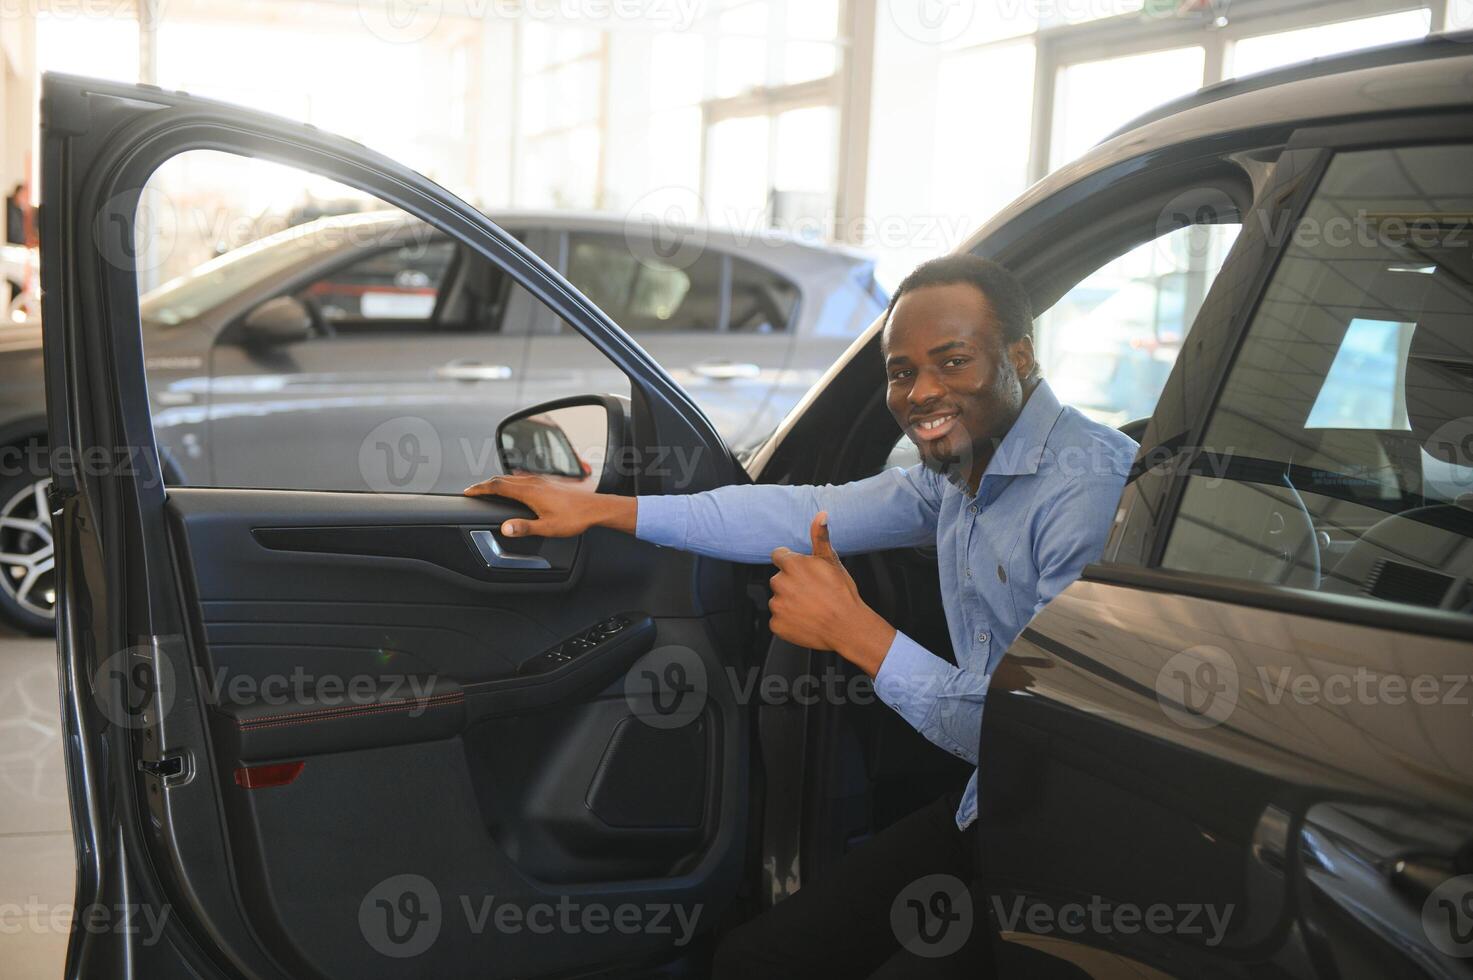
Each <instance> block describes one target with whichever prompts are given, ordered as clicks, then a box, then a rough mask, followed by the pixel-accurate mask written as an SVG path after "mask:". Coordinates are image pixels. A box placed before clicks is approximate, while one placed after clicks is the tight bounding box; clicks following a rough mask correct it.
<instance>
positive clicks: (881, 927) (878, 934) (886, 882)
mask: <svg viewBox="0 0 1473 980" xmlns="http://www.w3.org/2000/svg"><path fill="white" fill-rule="evenodd" d="M1032 329H1033V316H1032V311H1031V309H1030V306H1029V302H1028V297H1027V295H1026V294H1025V292H1024V291H1023V289H1022V287H1021V285H1020V284H1019V283H1018V282H1017V280H1015V279H1014V278H1013V277H1012V276H1011V275H1010V274H1009V273H1008V272H1007V271H1006V270H1004V269H1003V268H1002V267H1001V266H999V265H997V264H995V263H992V262H988V261H986V260H984V259H980V258H977V257H975V256H971V255H956V256H948V257H945V258H941V259H936V260H933V261H931V262H927V263H925V264H924V265H922V266H920V267H919V268H917V269H916V270H915V271H914V272H912V273H911V274H910V276H908V277H907V278H906V279H905V281H904V282H902V283H901V284H900V288H899V289H898V290H896V292H895V295H894V297H893V298H892V299H891V302H890V309H889V310H888V311H887V313H886V324H885V330H884V334H883V337H882V344H883V352H884V357H885V372H886V386H887V394H886V399H887V403H888V405H889V408H890V412H891V414H892V415H894V417H895V420H896V422H898V423H899V424H900V426H901V428H902V429H903V430H904V431H905V433H906V434H907V435H908V436H909V437H910V438H911V440H912V441H914V442H915V444H916V445H917V446H918V447H919V450H920V455H921V460H922V462H921V464H920V465H918V466H914V467H912V468H910V469H908V470H901V469H893V470H889V471H887V472H884V473H881V474H880V475H878V476H874V477H870V478H869V479H866V480H860V481H858V482H855V483H850V484H845V485H843V486H825V487H790V486H741V487H725V488H721V489H719V490H715V491H711V492H708V493H701V494H691V495H684V496H665V497H643V498H638V499H635V498H627V497H612V496H600V497H596V498H594V499H593V501H591V502H590V500H589V498H588V496H587V494H579V493H578V492H577V491H575V490H570V489H567V488H565V487H561V486H558V485H556V484H553V483H550V482H547V481H543V480H541V479H538V478H535V477H498V478H496V479H493V480H489V481H486V482H485V483H481V484H477V485H476V486H474V487H471V488H469V489H468V490H467V491H466V492H467V493H470V494H487V495H496V496H501V497H509V498H511V499H514V500H519V501H521V502H522V503H524V504H526V505H527V506H529V507H530V508H531V509H532V510H533V511H534V513H535V514H536V515H537V516H536V518H535V519H532V520H510V521H507V522H505V524H504V525H503V533H505V534H508V535H513V536H516V535H548V536H553V537H562V536H567V535H574V534H580V533H582V532H583V531H585V530H587V529H588V528H589V527H591V526H594V525H600V526H604V527H612V528H616V529H619V530H622V531H626V532H629V533H632V534H637V535H638V536H639V537H640V538H642V539H644V540H647V541H653V542H655V543H657V544H662V545H666V546H670V547H676V548H683V549H686V550H690V551H694V552H698V553H700V554H705V555H711V556H715V557H719V558H725V559H729V560H732V561H742V562H753V563H756V562H767V561H771V562H772V563H773V564H774V565H776V566H777V567H778V573H777V574H776V575H774V576H773V578H772V602H771V607H770V608H771V613H772V618H771V627H772V631H773V633H775V634H776V635H778V636H780V637H782V638H783V639H785V640H788V641H790V642H792V643H794V644H797V645H798V646H802V647H809V648H811V649H816V650H832V651H834V652H836V653H838V654H839V655H840V656H842V657H844V658H845V659H846V660H849V661H850V662H852V663H854V664H855V665H856V666H858V667H859V668H860V669H861V670H863V671H865V673H867V674H869V675H870V676H871V677H873V678H874V683H875V691H876V693H877V694H878V695H879V697H880V698H881V699H882V700H883V701H884V702H885V703H886V704H888V705H889V706H890V707H891V708H893V709H894V710H895V711H897V712H899V713H900V715H901V716H902V717H904V718H905V719H906V721H908V722H910V724H911V725H913V726H914V727H915V728H916V729H917V730H918V731H920V732H921V733H922V734H923V735H925V736H926V737H927V738H928V739H930V740H931V741H932V742H934V743H935V744H936V745H938V746H940V747H941V748H943V749H945V750H946V751H948V752H951V753H952V754H954V755H956V756H959V757H962V758H965V759H967V760H969V761H971V762H972V763H973V764H975V763H976V761H977V745H978V739H979V734H980V730H981V722H982V704H983V701H984V700H985V698H986V696H987V690H988V686H989V684H990V683H991V681H992V678H993V671H994V669H995V668H996V667H997V666H998V662H999V661H1000V660H1001V659H1002V656H1003V653H1004V651H1005V650H1006V649H1007V647H1008V645H1009V644H1010V643H1012V641H1013V639H1014V638H1015V637H1016V636H1017V635H1018V633H1019V632H1021V630H1022V629H1023V626H1024V624H1025V623H1027V621H1028V620H1029V619H1030V618H1031V617H1032V616H1033V614H1034V613H1035V612H1036V611H1037V610H1038V609H1039V608H1040V607H1042V606H1043V605H1044V604H1045V603H1046V602H1048V601H1049V600H1050V599H1052V598H1053V597H1054V596H1055V595H1057V594H1058V593H1059V592H1060V591H1062V590H1063V589H1064V588H1065V587H1066V586H1067V585H1068V584H1069V583H1070V582H1072V581H1074V580H1075V579H1076V578H1077V577H1078V576H1079V573H1080V570H1081V569H1083V568H1084V566H1085V565H1086V564H1088V563H1089V562H1091V561H1094V560H1095V559H1097V558H1098V557H1099V555H1100V552H1101V549H1102V548H1103V546H1104V541H1105V537H1106V534H1107V533H1108V530H1109V525H1110V522H1111V518H1112V516H1113V514H1114V511H1115V508H1116V506H1117V504H1118V502H1119V499H1120V491H1121V488H1122V486H1123V485H1124V482H1125V475H1126V472H1127V470H1128V469H1129V467H1130V464H1131V461H1132V459H1133V457H1134V454H1135V450H1136V444H1135V443H1134V442H1133V441H1132V440H1131V439H1129V438H1128V437H1126V436H1124V435H1122V434H1121V433H1119V432H1117V431H1116V430H1114V429H1111V428H1109V427H1107V426H1103V425H1100V424H1098V423H1095V422H1092V421H1090V420H1089V419H1087V418H1086V417H1085V416H1083V415H1082V414H1080V413H1079V412H1077V411H1075V410H1074V409H1072V408H1065V407H1063V406H1061V405H1060V404H1059V402H1058V400H1057V399H1056V398H1055V397H1054V394H1053V392H1052V391H1051V390H1050V389H1049V386H1048V384H1047V383H1046V382H1045V381H1043V380H1042V379H1041V378H1040V376H1039V367H1038V362H1037V360H1036V359H1035V356H1034V350H1033V338H1032ZM933 543H934V544H935V546H936V548H937V551H938V555H939V563H940V574H941V587H942V597H943V601H944V605H945V608H946V619H947V624H948V626H949V628H950V634H951V640H952V647H953V652H954V653H955V663H954V664H953V663H952V662H950V661H948V660H946V659H943V658H942V657H939V656H936V655H935V654H933V653H931V652H929V651H927V650H925V649H923V648H922V647H921V646H920V645H919V644H917V643H916V642H915V641H913V640H911V639H910V638H909V637H907V636H906V635H905V634H904V633H902V632H900V631H899V630H897V629H896V628H895V627H894V626H892V625H891V624H889V623H887V622H885V620H884V619H883V618H881V617H880V615H879V614H878V613H876V612H875V611H874V610H873V609H870V608H869V607H868V606H867V605H865V603H864V601H863V600H862V599H861V598H860V596H859V591H858V589H856V588H855V585H854V582H853V580H852V579H851V578H850V577H849V574H848V572H847V571H845V569H844V567H843V565H841V564H840V563H839V560H838V557H837V555H842V554H852V553H855V552H863V551H875V550H879V549H884V548H898V547H905V546H913V545H921V544H933ZM805 546H809V547H810V548H811V554H799V553H798V552H797V551H796V550H795V549H799V548H804V547H805ZM836 552H837V554H836ZM1000 682H1001V679H1000ZM976 818H977V776H976V773H975V772H974V773H973V774H972V778H971V780H970V782H968V784H967V786H966V788H965V790H963V791H961V792H960V793H953V794H951V795H950V796H948V797H946V798H943V799H942V800H938V801H937V802H936V803H934V804H932V805H931V806H928V807H926V808H924V809H922V810H920V811H918V812H917V813H914V814H912V815H911V816H909V817H907V818H905V819H904V820H902V821H900V822H899V823H897V824H895V825H893V826H891V827H889V828H886V829H885V830H884V831H882V832H881V833H879V834H878V835H876V836H875V837H874V838H873V839H871V840H870V841H868V842H866V843H865V844H864V845H862V846H860V847H858V848H856V849H855V850H854V851H853V852H852V853H851V854H849V855H848V856H847V857H846V858H845V859H844V861H842V862H841V863H840V864H839V865H838V866H837V867H836V868H835V869H834V870H833V872H831V873H830V874H829V875H827V876H826V877H824V878H822V879H819V880H817V881H814V882H812V883H809V884H807V885H805V886H804V887H803V888H802V889H800V890H799V891H798V892H797V893H796V894H795V895H794V896H792V897H791V898H789V899H787V900H785V901H783V902H780V903H778V904H777V905H776V906H774V907H773V909H771V910H770V911H769V912H768V913H767V914H765V915H763V916H761V917H759V918H758V919H756V920H754V921H753V922H749V923H747V924H746V925H744V926H742V927H741V928H739V929H737V930H735V931H734V932H733V933H732V934H731V935H729V936H728V937H727V939H726V941H725V942H724V943H723V944H722V947H721V949H720V950H719V951H718V953H717V956H716V966H715V976H716V977H717V978H722V980H724V978H730V977H764V978H771V977H782V976H793V977H804V978H809V977H820V976H836V977H862V976H866V975H870V976H895V977H902V976H903V977H916V976H953V975H955V976H976V975H978V974H977V970H978V968H979V965H980V964H979V961H980V959H981V957H982V955H983V950H984V948H985V937H981V936H980V934H981V933H982V932H983V931H984V930H983V929H982V928H981V927H980V926H979V927H978V928H976V929H974V930H973V932H974V933H976V934H977V935H973V936H970V937H968V938H969V941H968V942H966V943H964V944H963V945H962V946H961V948H960V949H958V950H956V951H955V952H952V953H950V954H949V955H947V956H944V957H933V956H929V955H926V954H927V953H928V952H930V951H927V950H919V951H918V950H917V949H916V948H914V944H912V943H907V942H904V941H903V939H904V938H905V937H903V936H900V935H898V934H897V930H896V929H894V928H892V917H891V913H892V906H894V905H896V903H897V901H898V900H902V897H903V895H904V893H905V891H906V889H907V888H908V887H911V886H912V885H914V884H915V883H916V882H917V881H919V880H921V879H926V878H928V876H933V875H948V876H951V877H952V878H954V879H956V880H957V881H958V882H959V883H961V882H971V881H973V880H974V879H975V877H976V872H975V862H976V843H975V836H976V834H975V831H974V830H973V829H972V828H973V823H974V821H975V820H976ZM963 887H965V886H963ZM982 911H983V910H982V908H980V907H979V908H977V909H976V914H977V915H979V916H980V915H981V914H982ZM969 925H970V923H969Z"/></svg>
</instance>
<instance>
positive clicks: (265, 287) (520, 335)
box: [137, 150, 630, 494]
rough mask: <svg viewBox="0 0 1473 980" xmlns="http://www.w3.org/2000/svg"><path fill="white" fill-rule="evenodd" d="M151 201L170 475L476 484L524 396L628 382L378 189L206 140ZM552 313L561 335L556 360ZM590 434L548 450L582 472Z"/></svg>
mask: <svg viewBox="0 0 1473 980" xmlns="http://www.w3.org/2000/svg"><path fill="white" fill-rule="evenodd" d="M144 202H145V204H146V205H149V204H151V206H152V208H153V211H152V214H151V216H150V221H149V223H148V224H147V225H144V224H143V222H142V220H141V218H140V228H141V232H140V234H141V237H142V238H143V240H142V241H141V242H139V243H138V250H139V253H140V261H139V262H138V263H137V269H138V279H139V288H140V292H142V291H143V290H145V289H149V288H150V287H152V286H153V284H154V283H155V282H163V283H165V285H163V286H161V287H157V288H155V289H154V291H153V292H152V293H150V294H149V295H147V296H146V297H144V298H142V299H141V300H140V306H141V307H142V309H143V310H144V311H145V313H144V318H143V323H142V335H143V343H144V353H145V356H146V359H147V361H146V363H147V379H148V387H149V399H150V404H151V407H152V411H153V423H154V433H155V436H156V439H157V443H158V448H159V453H160V456H161V458H162V460H163V464H164V471H165V478H166V480H167V481H168V482H169V483H170V484H171V485H193V486H215V487H240V488H250V489H286V490H347V491H375V492H382V493H391V492H403V493H443V494H459V493H460V492H461V491H462V490H463V489H464V488H465V487H467V486H469V485H470V484H471V483H473V482H476V481H477V480H481V479H485V478H486V477H489V476H493V475H496V473H497V472H499V468H500V466H499V456H498V453H497V439H498V426H499V423H500V422H501V421H502V420H503V419H505V418H506V417H507V416H509V415H511V414H512V413H514V412H521V411H522V410H524V409H526V408H530V407H532V406H533V405H536V404H540V403H542V402H545V401H551V400H553V399H557V398H564V397H568V396H572V395H582V394H599V395H604V394H613V395H622V396H625V397H628V395H629V392H630V382H629V378H628V376H627V375H625V374H624V373H623V372H622V371H621V370H620V369H619V368H618V367H617V365H615V364H614V363H613V362H611V361H610V360H609V359H608V358H607V357H605V356H604V354H603V353H602V352H601V351H600V350H599V349H598V348H597V347H595V346H594V345H593V344H592V343H591V342H589V341H588V340H587V339H586V338H585V337H584V336H583V335H581V334H579V333H578V332H577V331H576V330H575V329H574V328H572V327H571V326H569V325H567V324H564V323H562V321H561V320H559V319H558V318H557V317H556V316H555V315H554V314H553V313H552V312H551V311H550V310H549V309H547V308H546V307H545V306H544V305H543V304H542V303H541V301H539V300H538V299H537V298H536V297H534V296H532V295H531V294H530V293H528V292H527V291H526V290H524V289H521V288H520V287H512V286H511V285H510V284H509V280H508V278H507V276H506V275H505V274H504V273H503V272H502V271H501V270H500V269H499V268H497V267H495V266H494V264H493V263H491V262H489V261H487V260H484V259H481V258H479V257H476V258H474V259H472V258H471V257H470V256H471V255H472V253H471V250H470V249H463V248H462V247H461V246H460V245H459V244H457V243H456V242H455V241H454V240H452V239H450V238H448V237H447V236H446V235H445V234H444V233H443V232H442V231H440V230H437V229H435V228H433V227H431V226H430V225H428V224H426V223H424V222H423V221H420V220H418V219H416V218H414V217H412V216H411V215H409V214H407V213H406V212H404V211H401V210H399V209H396V208H393V207H391V206H390V205H388V204H387V203H386V202H384V201H382V200H379V199H377V198H375V197H373V196H372V195H369V194H365V193H362V192H360V191H358V190H356V189H354V188H351V187H347V186H345V185H342V184H338V183H335V182H333V181H328V180H324V179H323V178H320V177H317V176H315V175H312V174H309V173H306V172H303V171H299V170H297V169H295V168H292V167H287V166H282V165H279V164H274V163H269V162H267V161H264V160H257V159H248V158H244V157H237V156H233V155H231V154H227V153H219V152H216V151H213V150H191V151H187V152H185V153H181V154H180V155H179V156H177V157H174V158H173V159H171V160H169V161H167V162H166V163H165V164H164V165H163V166H161V167H160V168H159V169H158V170H157V171H156V172H155V173H154V175H153V176H152V177H151V178H150V180H149V183H148V185H147V187H146V188H145V193H144ZM140 215H141V212H140ZM237 252H239V253H241V254H239V255H237V254H236V253H237ZM150 313H152V314H154V315H152V316H150V315H149V314H150ZM544 327H549V328H550V329H552V330H554V331H555V332H556V334H557V336H555V337H552V338H547V339H548V342H549V343H550V344H551V345H552V347H551V348H550V349H549V357H548V358H546V359H544V360H538V359H537V358H535V357H534V356H532V353H531V350H532V345H531V334H532V332H533V330H535V329H544ZM549 433H550V430H549ZM567 436H568V437H569V438H571V437H573V436H574V433H571V432H570V433H567ZM584 436H587V441H588V442H589V445H587V446H585V445H581V444H578V443H576V442H569V441H568V440H567V439H566V438H565V439H564V440H563V441H562V442H560V443H556V444H554V443H553V442H548V443H547V445H546V446H545V447H543V448H545V449H546V450H547V453H548V454H549V455H550V456H551V457H553V458H555V459H556V460H558V461H560V463H559V465H560V466H562V468H563V469H565V470H567V471H568V472H573V471H574V470H581V463H580V462H579V461H580V460H586V459H601V458H602V456H603V453H604V451H605V448H606V440H605V438H604V436H605V433H592V434H590V433H581V434H578V435H577V438H578V439H579V440H582V439H583V438H584ZM546 438H548V439H551V438H552V436H551V435H550V434H548V435H547V437H546Z"/></svg>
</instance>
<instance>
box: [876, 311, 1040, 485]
mask: <svg viewBox="0 0 1473 980" xmlns="http://www.w3.org/2000/svg"><path fill="white" fill-rule="evenodd" d="M883 350H884V355H885V375H886V378H887V391H886V396H885V400H886V403H887V404H888V405H889V407H890V414H891V415H893V416H894V417H895V421H896V422H898V423H900V427H901V428H902V429H904V430H905V434H906V435H908V436H909V437H910V439H911V441H912V442H914V443H915V444H916V446H917V447H918V448H919V449H920V451H921V460H922V462H924V463H925V464H926V465H927V466H929V467H930V468H932V469H934V470H937V471H940V472H943V473H955V474H956V475H957V476H959V477H961V478H963V479H965V480H967V481H968V482H970V483H971V484H972V485H973V486H974V488H975V485H976V481H977V480H978V479H979V478H980V476H981V469H980V467H979V464H981V466H985V465H986V461H987V460H988V459H990V458H991V457H992V451H993V449H994V448H995V447H996V444H997V440H1000V439H1001V438H1002V437H1003V436H1004V435H1006V434H1007V431H1008V429H1010V428H1012V425H1013V422H1014V421H1015V420H1016V419H1017V417H1018V413H1019V412H1020V411H1022V408H1023V394H1024V393H1023V386H1022V382H1021V380H1020V378H1026V377H1028V376H1029V375H1031V374H1032V372H1033V345H1032V343H1031V342H1030V341H1027V340H1023V341H1019V342H1017V343H1015V344H1013V345H1011V346H1010V347H1004V345H1003V339H1002V333H1001V329H1000V327H999V325H998V323H997V319H996V317H995V316H993V313H992V307H991V305H990V304H989V303H988V302H987V298H986V297H985V296H984V295H983V294H982V292H981V290H979V289H977V287H975V286H973V285H971V284H970V283H954V284H949V285H945V286H922V287H919V288H917V289H913V290H910V291H908V292H906V293H905V294H904V295H902V296H901V297H900V300H899V302H897V303H896V304H895V309H894V311H893V312H892V313H891V315H890V322H889V323H888V324H887V325H886V327H885V334H884V338H883Z"/></svg>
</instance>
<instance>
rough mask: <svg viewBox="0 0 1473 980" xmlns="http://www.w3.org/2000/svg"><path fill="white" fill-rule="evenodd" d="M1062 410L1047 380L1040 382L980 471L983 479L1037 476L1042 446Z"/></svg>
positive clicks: (1062, 407)
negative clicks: (1026, 475) (1035, 474)
mask: <svg viewBox="0 0 1473 980" xmlns="http://www.w3.org/2000/svg"><path fill="white" fill-rule="evenodd" d="M1063 411H1064V406H1063V405H1062V404H1060V403H1059V399H1058V397H1057V396H1055V395H1054V390H1053V389H1052V388H1050V387H1049V386H1048V382H1047V381H1042V380H1040V381H1039V382H1038V387H1036V388H1034V389H1033V394H1031V395H1029V396H1028V401H1027V403H1026V404H1024V406H1023V411H1021V412H1019V413H1018V418H1017V419H1016V420H1015V421H1014V422H1013V427H1012V428H1011V429H1009V430H1008V434H1007V435H1005V436H1003V437H1002V442H1000V443H998V446H997V452H995V453H993V454H992V459H991V460H990V461H989V462H988V463H987V469H986V470H984V471H983V472H982V479H983V480H984V481H985V480H986V479H987V478H988V477H990V476H1023V475H1025V474H1029V473H1037V472H1038V463H1039V460H1040V459H1041V458H1042V457H1043V447H1044V444H1045V443H1047V442H1048V437H1049V433H1051V432H1053V429H1054V423H1055V422H1057V421H1058V420H1059V416H1060V415H1061V414H1063Z"/></svg>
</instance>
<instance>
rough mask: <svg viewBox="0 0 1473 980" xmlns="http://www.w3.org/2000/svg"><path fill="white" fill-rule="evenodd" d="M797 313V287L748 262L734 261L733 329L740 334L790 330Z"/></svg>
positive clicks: (732, 261) (731, 327)
mask: <svg viewBox="0 0 1473 980" xmlns="http://www.w3.org/2000/svg"><path fill="white" fill-rule="evenodd" d="M797 309H798V287H797V286H795V285H793V284H792V283H791V282H788V281H787V280H786V279H784V278H783V277H782V276H779V275H778V274H777V273H775V272H769V271H768V270H767V269H764V268H762V267H761V266H758V265H754V264H752V263H751V262H748V261H746V260H745V259H740V258H736V257H733V258H732V260H731V326H730V329H732V330H735V331H738V332H741V333H778V332H780V331H783V330H786V329H788V325H789V324H790V323H791V322H792V319H793V314H794V313H795V312H796V311H797Z"/></svg>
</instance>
